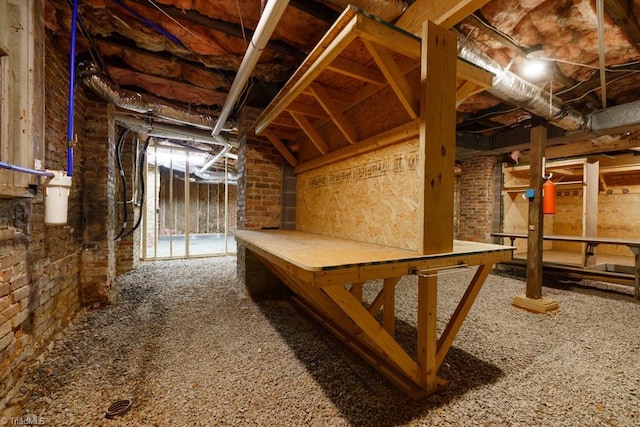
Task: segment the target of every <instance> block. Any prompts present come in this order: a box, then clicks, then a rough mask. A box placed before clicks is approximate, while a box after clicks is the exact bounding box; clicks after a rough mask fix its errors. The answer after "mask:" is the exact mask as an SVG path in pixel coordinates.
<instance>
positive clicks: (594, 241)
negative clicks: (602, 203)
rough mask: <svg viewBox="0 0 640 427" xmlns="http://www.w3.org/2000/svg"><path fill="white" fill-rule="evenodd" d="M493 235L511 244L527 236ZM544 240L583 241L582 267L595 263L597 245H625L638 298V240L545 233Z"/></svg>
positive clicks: (520, 234) (639, 245) (639, 248)
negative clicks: (631, 259) (632, 261)
mask: <svg viewBox="0 0 640 427" xmlns="http://www.w3.org/2000/svg"><path fill="white" fill-rule="evenodd" d="M491 235H492V236H493V237H499V238H508V239H510V240H511V245H514V242H515V240H516V239H526V238H527V237H528V236H527V235H526V234H524V233H491ZM543 239H544V240H555V241H562V242H575V243H585V244H586V245H587V248H586V251H585V253H584V257H583V261H582V267H583V268H584V269H586V268H589V267H591V266H594V265H596V248H597V247H598V245H600V244H603V245H622V246H627V247H628V248H629V249H630V250H631V252H632V253H633V255H634V257H635V267H634V288H635V296H636V298H637V299H639V300H640V240H632V239H621V238H615V237H587V236H561V235H553V234H552V235H547V236H543Z"/></svg>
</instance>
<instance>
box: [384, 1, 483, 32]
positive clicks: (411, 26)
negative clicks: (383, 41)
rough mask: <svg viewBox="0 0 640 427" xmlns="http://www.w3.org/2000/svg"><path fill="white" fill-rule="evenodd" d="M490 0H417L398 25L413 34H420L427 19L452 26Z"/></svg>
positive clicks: (398, 21) (446, 26) (443, 25)
mask: <svg viewBox="0 0 640 427" xmlns="http://www.w3.org/2000/svg"><path fill="white" fill-rule="evenodd" d="M488 2H489V0H416V1H415V2H413V3H412V4H411V6H409V7H408V8H407V10H405V11H404V13H403V14H402V16H400V18H399V19H398V20H397V21H396V25H397V26H398V27H400V28H403V29H405V30H406V31H408V32H410V33H413V34H420V32H421V30H422V23H423V22H425V21H433V22H434V23H436V24H438V25H441V26H442V27H444V28H451V27H453V26H454V25H456V24H457V23H458V22H460V21H462V20H463V19H464V18H466V17H467V16H469V15H471V14H472V13H473V12H475V11H476V10H478V9H480V8H481V7H482V6H484V5H485V4H487V3H488Z"/></svg>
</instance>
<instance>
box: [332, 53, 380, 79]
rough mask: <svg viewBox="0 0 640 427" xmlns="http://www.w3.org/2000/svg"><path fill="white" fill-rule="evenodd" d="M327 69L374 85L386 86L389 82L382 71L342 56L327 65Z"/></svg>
mask: <svg viewBox="0 0 640 427" xmlns="http://www.w3.org/2000/svg"><path fill="white" fill-rule="evenodd" d="M327 70H331V71H333V72H335V73H339V74H342V75H343V76H347V77H352V78H354V79H357V80H361V81H363V82H367V83H371V84H374V85H382V86H384V85H385V84H386V83H387V81H386V80H385V78H384V76H383V75H382V73H380V71H378V70H376V69H373V68H369V67H367V66H365V65H362V64H359V63H357V62H354V61H350V60H348V59H345V58H342V57H340V56H339V57H337V58H336V59H334V60H333V62H332V63H331V64H329V65H328V66H327Z"/></svg>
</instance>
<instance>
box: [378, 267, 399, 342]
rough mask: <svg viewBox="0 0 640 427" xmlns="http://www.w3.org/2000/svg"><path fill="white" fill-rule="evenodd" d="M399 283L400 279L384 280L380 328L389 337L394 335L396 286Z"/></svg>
mask: <svg viewBox="0 0 640 427" xmlns="http://www.w3.org/2000/svg"><path fill="white" fill-rule="evenodd" d="M399 281H400V277H394V278H391V279H384V283H383V285H382V290H383V292H384V296H383V299H384V302H383V303H382V306H383V307H384V308H383V310H382V327H383V328H384V329H385V330H386V331H387V332H389V335H391V336H394V335H395V328H396V285H397V284H398V282H399Z"/></svg>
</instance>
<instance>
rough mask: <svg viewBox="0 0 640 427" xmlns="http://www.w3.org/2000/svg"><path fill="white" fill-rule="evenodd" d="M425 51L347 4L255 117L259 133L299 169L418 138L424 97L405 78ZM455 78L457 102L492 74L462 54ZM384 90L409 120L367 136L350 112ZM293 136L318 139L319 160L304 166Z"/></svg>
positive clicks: (304, 140)
mask: <svg viewBox="0 0 640 427" xmlns="http://www.w3.org/2000/svg"><path fill="white" fill-rule="evenodd" d="M420 54H421V46H420V39H419V38H418V37H416V36H414V35H413V34H410V33H408V32H405V31H404V30H402V29H400V28H397V27H394V26H393V25H391V24H389V23H386V22H383V21H380V20H378V19H376V18H375V17H372V16H370V15H367V14H366V13H364V12H363V11H361V10H359V9H356V8H353V7H349V8H347V9H346V10H345V11H344V12H343V13H342V15H341V16H340V18H339V19H338V20H337V21H336V23H335V24H334V25H333V26H332V27H331V29H330V30H329V31H328V32H327V34H326V35H325V36H324V38H323V39H322V40H321V41H320V42H319V43H318V45H317V46H316V47H315V48H314V50H313V51H312V52H311V53H310V54H309V56H308V57H307V59H306V60H305V61H304V62H303V63H302V65H301V66H300V67H299V68H298V70H297V71H296V72H295V73H294V75H293V76H292V78H291V79H290V80H289V81H288V82H287V83H286V85H285V86H284V88H283V89H282V90H281V91H280V93H279V94H278V95H277V96H276V97H275V98H274V99H273V101H272V102H271V104H270V105H269V106H268V107H267V109H266V110H265V111H264V112H263V113H262V114H261V115H260V117H258V119H257V121H256V125H255V132H256V134H258V135H262V136H265V137H266V138H268V139H269V140H270V141H271V143H272V144H273V145H274V146H275V147H276V148H277V149H278V151H279V152H280V153H281V154H282V155H283V156H284V158H285V159H286V160H287V161H288V162H289V163H290V164H291V165H292V166H294V167H296V172H302V171H304V170H308V169H309V168H315V167H319V166H321V165H322V164H328V163H331V162H333V161H336V160H340V159H343V158H347V157H351V156H353V155H356V154H361V153H362V152H365V151H369V150H370V149H374V148H377V147H381V146H384V145H390V144H393V143H396V142H400V141H402V140H406V139H408V138H411V137H415V136H417V135H418V134H419V117H420V97H419V91H417V90H416V88H415V84H414V86H413V87H412V84H411V82H410V81H408V79H407V76H408V75H409V74H410V73H412V72H416V71H417V70H419V68H420ZM457 78H458V80H457V82H458V83H457V92H456V106H458V105H460V104H461V103H462V101H463V100H464V99H465V98H467V97H469V96H471V95H473V94H475V93H478V92H481V91H483V90H485V89H486V88H487V87H490V86H491V81H492V75H491V74H490V73H488V72H486V71H484V70H482V69H480V68H478V67H476V66H474V65H472V64H470V63H468V62H465V61H464V60H461V59H458V61H457ZM387 88H390V89H391V91H392V93H393V94H394V95H395V97H397V99H398V101H399V103H400V105H401V106H402V108H403V109H404V112H405V114H406V120H405V121H404V123H402V124H400V125H397V124H394V125H393V126H390V127H389V128H388V129H385V130H384V131H382V132H378V133H377V134H374V135H362V134H361V133H359V132H358V130H357V127H356V126H355V125H354V123H352V122H351V121H350V120H349V118H348V117H347V115H346V113H347V112H348V111H350V110H352V109H357V108H360V106H362V105H365V104H366V103H367V102H373V101H372V98H373V96H374V95H376V94H378V93H379V92H380V91H381V90H383V89H387ZM376 102H379V100H378V101H376ZM377 119H378V118H376V120H377ZM380 120H384V117H381V118H380ZM326 126H334V127H335V128H336V129H337V130H338V131H339V134H340V135H341V137H342V138H343V139H344V143H342V144H337V145H339V146H337V147H336V143H335V142H332V141H327V140H326V138H325V137H324V136H323V132H322V130H321V129H322V128H323V127H326ZM294 129H295V130H296V132H292V131H293V130H294ZM294 140H297V141H298V142H299V143H304V144H308V143H310V144H313V146H314V147H315V149H316V150H317V154H318V158H314V159H312V160H310V161H307V162H306V163H309V164H308V165H306V166H305V165H300V164H299V163H300V162H299V160H298V158H297V157H296V155H294V153H293V152H292V151H291V150H290V149H289V148H288V144H287V141H289V142H292V141H294Z"/></svg>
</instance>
